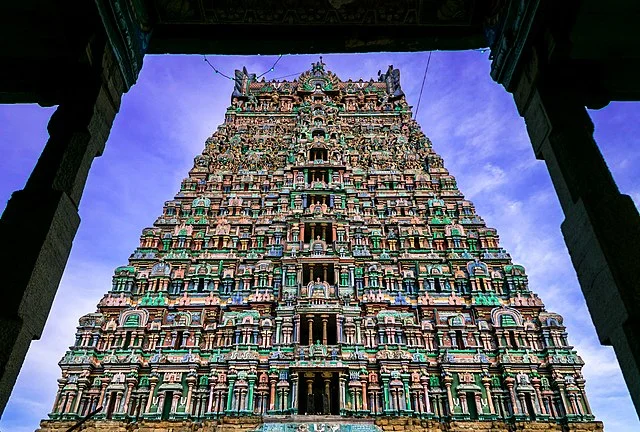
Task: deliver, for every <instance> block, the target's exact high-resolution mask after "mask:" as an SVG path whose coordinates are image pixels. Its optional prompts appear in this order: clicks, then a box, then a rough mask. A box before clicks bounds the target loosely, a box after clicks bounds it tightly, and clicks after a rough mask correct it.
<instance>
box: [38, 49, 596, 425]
mask: <svg viewBox="0 0 640 432" xmlns="http://www.w3.org/2000/svg"><path fill="white" fill-rule="evenodd" d="M235 83H236V84H235V89H234V91H233V95H232V97H231V106H230V107H229V108H228V110H227V113H226V117H225V121H224V123H223V124H222V125H221V126H220V127H219V128H218V130H217V131H216V132H215V133H214V134H213V135H212V136H211V137H210V138H209V139H208V140H207V142H206V147H205V149H204V151H203V152H202V154H200V155H198V156H197V157H196V158H195V161H194V166H193V169H192V170H191V171H190V172H189V176H188V177H187V178H186V179H184V180H183V182H182V184H181V186H180V191H179V192H178V194H177V195H176V196H175V198H174V199H173V200H171V201H167V202H166V203H165V206H164V212H163V214H162V215H160V216H159V217H158V219H157V220H156V221H155V222H154V224H153V226H152V227H150V228H145V229H144V230H143V231H142V236H141V238H140V246H139V247H138V248H137V249H136V250H135V251H134V252H133V254H132V255H131V257H130V258H129V262H128V264H127V265H125V266H122V267H118V268H117V269H116V270H115V273H114V276H113V283H112V286H111V289H110V290H109V291H108V293H107V294H106V295H105V296H104V298H103V299H102V300H101V301H100V303H99V304H98V311H97V312H95V313H90V314H88V315H85V316H83V317H82V318H81V319H80V325H79V327H78V332H77V337H76V340H75V342H74V344H73V346H72V347H71V348H70V349H69V351H68V352H67V354H66V355H65V356H64V358H63V359H62V360H61V361H60V367H61V369H62V377H61V378H60V379H59V380H58V382H59V391H58V394H57V396H56V399H55V403H54V405H53V408H52V411H51V414H50V418H51V420H49V421H44V422H43V424H42V430H43V431H48V430H51V431H54V430H62V429H63V427H68V425H69V424H71V423H70V422H71V421H74V420H78V419H80V418H82V417H84V416H86V415H87V414H89V413H92V412H94V411H96V410H97V409H98V408H99V407H102V408H101V409H100V410H99V412H98V414H96V415H95V416H94V418H95V419H97V420H96V421H97V422H99V423H100V424H101V425H103V426H101V427H107V426H105V425H109V424H113V425H117V424H120V423H122V422H125V421H126V422H138V423H140V424H142V423H145V422H147V423H149V422H154V421H155V422H157V424H158V425H165V426H166V425H171V422H172V421H176V420H179V421H180V422H182V421H184V420H187V421H191V422H193V424H196V423H206V424H210V425H214V426H215V427H218V426H219V425H221V424H223V423H224V421H225V419H226V421H228V420H229V419H230V418H237V417H240V418H246V419H247V422H246V424H247V425H253V426H251V427H255V424H254V423H255V422H258V423H260V422H264V423H265V424H273V423H278V422H280V421H292V420H297V421H304V419H305V418H307V417H309V416H319V415H321V416H324V417H323V419H324V420H323V421H329V420H331V419H334V420H336V421H338V420H337V419H340V417H338V416H341V417H354V418H356V417H357V418H361V419H362V421H363V422H365V423H366V422H367V421H371V422H372V423H373V421H375V420H376V419H381V418H388V417H398V418H413V419H415V418H418V419H423V420H430V419H432V420H434V421H442V422H451V421H479V422H482V421H497V422H510V423H514V421H529V422H534V421H536V422H548V423H549V424H550V425H551V426H550V429H549V430H561V429H553V428H554V427H557V428H560V426H559V425H558V424H560V423H563V424H573V423H577V422H590V421H591V420H593V416H592V413H591V410H590V407H589V403H588V401H587V398H586V395H585V390H584V384H585V381H584V379H583V377H582V374H581V368H582V366H583V362H582V360H581V359H580V357H579V356H578V355H577V354H576V352H575V351H574V350H573V347H572V346H571V345H570V344H569V341H568V339H567V333H566V331H565V328H564V326H563V321H562V317H561V316H559V315H558V314H555V313H552V312H548V311H546V310H545V308H544V305H543V303H542V301H541V300H540V299H539V298H538V296H537V295H536V294H534V293H533V292H532V291H531V290H530V289H529V285H528V281H527V276H526V273H525V269H524V268H523V267H522V266H520V265H517V264H514V263H513V262H512V261H511V257H510V256H509V254H508V253H507V252H506V251H505V250H504V249H502V248H501V247H500V244H499V238H498V235H497V232H496V230H495V229H492V228H489V227H487V226H486V224H485V222H484V221H483V220H482V218H481V217H480V216H478V215H477V214H476V212H475V209H474V206H473V204H472V203H471V202H469V201H468V200H466V199H465V198H464V196H463V195H462V193H461V192H460V191H459V190H458V188H457V186H456V181H455V178H454V177H453V176H451V175H450V174H449V172H448V171H447V170H446V169H445V168H444V165H443V161H442V158H440V156H438V155H437V154H436V153H435V152H434V151H433V149H432V147H431V142H430V141H429V139H428V138H427V137H426V136H425V135H424V134H423V133H422V131H421V130H420V127H419V126H418V124H417V123H416V122H415V121H414V120H412V118H411V117H412V116H411V111H410V107H409V106H408V104H407V102H406V100H405V97H404V93H403V92H402V89H401V86H400V72H399V71H398V70H397V69H394V68H393V67H392V66H390V67H389V69H388V70H387V72H385V73H380V74H379V77H378V79H377V80H373V79H372V80H369V81H363V80H359V81H351V80H348V81H341V80H340V79H339V78H338V77H337V76H336V75H335V74H334V73H332V72H330V71H327V70H326V69H325V64H324V63H323V62H322V60H320V61H319V62H318V63H314V64H313V65H312V68H311V70H309V71H306V72H304V73H303V74H302V75H301V76H300V77H299V78H298V79H297V80H295V81H293V82H287V81H271V82H267V81H264V80H263V81H257V80H256V77H255V74H250V73H248V72H247V71H246V69H245V70H243V71H236V75H235ZM249 419H252V420H249ZM256 419H258V420H256ZM327 419H329V420H327ZM251 422H254V423H251ZM378 423H380V421H378ZM88 424H91V423H88ZM181 424H182V423H181ZM236 424H237V425H242V424H243V423H242V422H241V421H240V422H236ZM363 424H364V423H363ZM434 424H438V423H437V422H434ZM514 424H515V423H514ZM594 424H595V423H594ZM65 425H66V426H65ZM216 425H218V426H216ZM165 426H158V427H159V428H162V427H165ZM347 426H348V427H347ZM351 426H352V425H346V424H340V426H339V427H340V428H342V429H343V430H346V429H349V428H351ZM361 426H362V425H361ZM91 427H93V426H91ZM95 427H96V428H98V429H99V427H98V426H95ZM128 427H134V428H135V424H134V425H133V426H131V425H129V426H128ZM166 427H169V426H166ZM247 427H249V426H247ZM362 427H364V426H362ZM372 427H375V426H372ZM132 430H135V429H132ZM270 430H273V429H270ZM349 430H351V429H349ZM429 430H431V429H429ZM434 430H440V429H434ZM451 430H455V427H454V428H453V429H451Z"/></svg>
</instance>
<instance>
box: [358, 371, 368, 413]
mask: <svg viewBox="0 0 640 432" xmlns="http://www.w3.org/2000/svg"><path fill="white" fill-rule="evenodd" d="M360 383H361V384H362V410H363V411H368V410H369V407H368V406H367V377H366V375H365V376H364V377H362V379H361V380H360Z"/></svg>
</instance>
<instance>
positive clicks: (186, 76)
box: [0, 51, 640, 432]
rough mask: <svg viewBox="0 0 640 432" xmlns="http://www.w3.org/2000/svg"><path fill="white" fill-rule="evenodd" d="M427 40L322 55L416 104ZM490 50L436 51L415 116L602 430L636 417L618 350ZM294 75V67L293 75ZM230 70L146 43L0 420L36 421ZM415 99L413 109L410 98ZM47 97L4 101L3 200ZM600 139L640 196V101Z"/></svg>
mask: <svg viewBox="0 0 640 432" xmlns="http://www.w3.org/2000/svg"><path fill="white" fill-rule="evenodd" d="M427 57H428V53H417V54H400V53H393V54H392V53H379V54H359V55H324V56H323V58H324V61H325V63H326V64H327V68H328V69H330V70H332V71H333V72H335V73H337V74H338V76H339V77H341V78H342V79H348V78H352V79H354V80H357V79H359V78H363V79H365V80H368V79H369V78H372V77H373V78H376V77H377V72H378V70H383V71H384V70H386V69H387V66H388V65H389V64H393V65H394V66H395V67H397V68H399V69H400V71H401V81H402V87H403V89H404V91H405V93H406V95H407V100H408V101H409V103H410V104H411V105H413V106H414V107H415V106H416V105H417V103H418V94H419V92H420V84H421V82H422V77H423V74H424V68H425V64H426V61H427ZM276 58H277V57H276V56H253V57H240V56H236V57H219V56H210V57H209V59H210V61H211V62H212V63H213V64H214V65H215V66H216V67H217V68H218V69H220V70H221V71H223V72H224V73H226V74H228V75H233V70H234V69H236V68H241V67H242V66H247V69H249V71H252V72H258V73H262V72H264V71H266V70H268V68H269V67H270V66H271V65H272V64H273V62H274V61H275V60H276ZM317 59H318V56H285V57H283V58H282V60H281V61H280V62H279V63H278V65H277V67H276V68H275V70H274V71H273V72H271V73H269V74H267V75H266V77H267V78H278V77H282V76H285V75H289V74H293V73H298V72H302V71H304V70H306V69H308V68H309V67H310V63H311V62H312V61H317ZM489 68H490V62H489V60H488V53H481V52H478V51H471V52H434V53H433V55H432V58H431V63H430V66H429V72H428V75H427V79H426V83H425V87H424V92H423V95H422V101H421V103H420V111H419V113H418V115H417V120H418V122H419V123H420V125H421V126H422V128H423V130H424V132H425V133H426V135H427V136H429V137H430V138H431V140H432V142H433V146H434V149H435V150H436V151H437V152H438V153H439V154H440V155H442V157H443V158H444V161H445V166H446V167H447V168H448V169H449V171H450V172H451V173H452V174H453V175H454V176H455V177H456V178H457V180H458V186H459V188H460V189H461V191H462V192H463V193H464V194H465V195H466V196H467V198H469V199H470V200H472V201H473V202H474V203H475V205H476V208H477V211H478V213H479V214H480V215H481V216H482V217H483V218H484V219H485V220H486V222H487V224H488V225H489V226H492V227H495V228H497V229H498V233H499V234H500V240H501V244H502V246H503V247H505V248H506V249H507V250H508V251H509V252H510V253H511V255H512V256H513V259H514V261H515V262H517V263H519V264H522V265H524V266H525V267H526V269H527V272H528V274H529V279H530V287H531V289H532V290H533V291H535V292H537V293H538V294H540V296H541V298H542V299H543V301H544V302H545V304H546V306H547V309H548V310H551V311H555V312H558V313H560V314H562V315H563V316H564V317H565V324H566V326H567V328H568V331H569V341H570V342H571V343H573V344H574V345H575V347H576V349H577V350H578V353H579V354H580V355H581V356H582V358H583V359H584V361H585V362H586V366H585V368H584V375H585V377H586V379H587V392H588V396H589V400H590V402H591V406H592V408H593V411H594V413H595V415H596V417H597V418H598V419H599V420H602V421H604V422H605V427H606V429H607V430H608V431H616V432H617V431H637V430H639V427H640V424H639V423H638V417H637V416H636V413H635V411H634V409H633V405H632V403H631V399H630V397H629V394H628V391H627V388H626V386H625V384H624V381H623V379H622V375H621V373H620V370H619V367H618V364H617V361H616V358H615V355H614V353H613V350H612V349H611V348H608V347H602V346H600V344H599V343H598V340H597V338H596V334H595V330H594V327H593V324H592V322H591V318H590V317H589V315H588V312H587V309H586V305H585V302H584V300H583V298H582V295H581V293H580V287H579V285H578V282H577V279H576V276H575V272H574V270H573V267H572V265H571V261H570V259H569V256H568V253H567V251H566V248H565V246H564V242H563V239H562V235H561V232H560V224H561V222H562V220H563V215H562V211H561V209H560V206H559V204H558V201H557V198H556V196H555V192H554V190H553V187H552V184H551V180H550V178H549V175H548V173H547V171H546V168H545V165H544V163H543V162H541V161H537V160H536V159H535V157H534V155H533V151H532V149H531V145H530V143H529V140H528V137H527V134H526V130H525V125H524V121H523V120H522V119H521V118H520V117H519V116H518V114H517V111H516V109H515V106H514V103H513V99H512V98H511V96H510V95H509V94H507V93H506V92H505V91H504V90H503V88H502V87H500V86H499V85H497V84H496V83H494V82H493V81H492V80H491V79H490V77H489ZM288 79H289V80H291V79H293V77H290V78H288ZM232 88H233V82H232V81H229V80H227V79H225V78H223V77H221V76H219V75H215V74H214V73H213V71H212V70H211V68H210V67H209V66H207V65H206V63H204V62H203V59H202V57H201V56H155V57H150V56H148V57H147V58H145V63H144V68H143V69H142V72H141V74H140V78H139V80H138V84H136V85H135V86H134V87H133V88H132V89H131V90H130V91H129V92H128V93H127V94H126V95H125V96H124V98H123V102H122V108H121V110H120V114H119V115H118V117H117V118H116V121H115V124H114V127H113V130H112V132H111V136H110V138H109V141H108V142H107V145H106V150H105V152H104V155H103V156H102V157H100V158H97V159H96V160H95V161H94V163H93V167H92V169H91V172H90V174H89V180H88V182H87V186H86V189H85V193H84V196H83V198H82V202H81V204H80V216H81V217H82V223H81V225H80V230H79V231H78V234H77V237H76V239H75V242H74V246H73V250H72V252H71V257H70V259H69V262H68V264H67V269H66V271H65V273H64V276H63V279H62V283H61V285H60V289H59V290H58V295H57V297H56V299H55V302H54V305H53V308H52V311H51V315H50V317H49V320H48V322H47V325H46V328H45V331H44V335H43V337H42V339H41V340H39V341H35V342H33V343H32V344H31V349H30V351H29V354H28V356H27V359H26V361H25V363H24V366H23V368H22V371H21V373H20V376H19V378H18V382H17V384H16V386H15V388H14V391H13V394H12V397H11V399H10V401H9V404H8V406H7V408H6V410H5V413H4V416H3V418H2V419H1V420H0V430H1V431H12V432H26V431H29V432H31V431H33V430H34V429H36V428H37V426H38V422H39V421H40V419H42V418H45V417H46V415H47V413H48V412H49V411H50V409H51V405H52V403H53V399H54V396H55V392H56V389H57V383H56V379H57V378H58V377H59V369H58V366H57V362H58V360H59V359H60V358H61V357H62V355H63V354H64V352H65V350H66V349H67V348H68V346H69V345H70V344H71V343H72V342H73V336H74V333H75V328H76V325H77V321H78V318H79V317H80V316H82V315H84V314H85V313H88V312H93V311H94V310H95V307H96V304H97V302H98V300H99V299H100V298H101V297H102V295H103V294H104V293H105V292H106V291H107V290H108V289H109V287H110V283H111V275H112V273H113V269H114V268H115V267H117V266H119V265H122V264H125V263H126V262H127V258H128V257H129V255H130V253H131V252H132V251H133V249H134V248H135V247H136V246H137V244H138V238H139V235H140V233H141V231H142V229H143V228H144V227H147V226H150V225H151V224H152V223H153V221H154V220H155V219H156V217H157V216H158V215H159V214H160V212H161V209H162V205H163V203H164V201H166V200H169V199H171V198H173V196H174V194H175V193H176V192H177V190H178V187H179V184H180V181H181V180H182V179H183V178H184V177H185V176H186V175H187V172H188V170H189V169H190V168H191V166H192V163H193V158H194V157H195V156H196V155H197V154H199V153H200V152H201V151H202V149H203V148H204V141H205V139H206V138H207V137H209V136H210V135H211V134H212V133H213V131H214V130H215V129H216V127H217V125H218V124H220V123H221V122H222V121H223V117H224V112H225V108H226V107H227V105H228V104H229V97H230V94H231V91H232ZM414 109H415V108H414ZM52 112H53V108H41V107H38V106H33V105H14V106H6V105H5V106H0V151H1V152H2V155H3V157H2V158H0V202H3V203H4V202H6V201H7V200H8V198H9V196H10V195H11V192H12V191H14V190H17V189H20V188H22V187H23V185H24V183H25V181H26V179H27V177H28V175H29V173H30V171H31V169H32V168H33V166H34V164H35V162H36V160H37V158H38V156H39V154H40V152H41V151H42V147H43V146H44V143H45V142H46V138H47V133H46V124H47V121H48V119H49V117H50V115H51V113H52ZM591 115H592V118H593V121H594V123H595V126H596V140H597V141H598V143H599V145H600V148H601V150H602V152H603V154H604V156H605V158H606V160H607V163H608V164H609V167H610V168H611V170H612V172H613V174H614V177H615V179H616V181H617V182H618V185H619V186H620V189H621V190H622V191H623V192H624V193H627V194H629V195H631V196H632V198H633V199H634V201H635V202H636V205H638V203H639V202H640V170H638V169H637V166H638V164H639V163H640V124H639V123H638V121H637V119H638V118H640V104H637V103H635V104H631V103H613V104H611V105H609V106H607V107H606V108H604V109H602V110H600V111H592V112H591Z"/></svg>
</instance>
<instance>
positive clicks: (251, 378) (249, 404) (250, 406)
mask: <svg viewBox="0 0 640 432" xmlns="http://www.w3.org/2000/svg"><path fill="white" fill-rule="evenodd" d="M255 385H256V377H255V376H249V390H248V393H247V412H249V413H253V390H254V387H255Z"/></svg>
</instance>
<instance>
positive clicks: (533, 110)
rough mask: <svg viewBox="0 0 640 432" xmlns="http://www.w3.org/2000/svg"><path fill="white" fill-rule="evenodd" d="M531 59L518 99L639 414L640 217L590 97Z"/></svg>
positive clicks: (603, 335) (591, 302) (602, 333)
mask: <svg viewBox="0 0 640 432" xmlns="http://www.w3.org/2000/svg"><path fill="white" fill-rule="evenodd" d="M531 51H532V52H531V53H529V55H528V56H526V57H525V58H526V59H527V60H528V61H527V62H526V64H524V65H523V69H524V72H523V73H521V74H520V76H519V77H518V78H517V80H516V84H515V86H514V88H513V89H512V90H511V89H510V91H513V93H514V99H515V101H516V105H517V107H518V111H519V112H520V115H522V116H523V117H524V119H525V121H526V123H527V130H528V132H529V136H530V137H531V142H532V145H533V149H534V152H535V154H536V157H537V158H538V159H542V160H544V161H545V163H546V165H547V168H548V170H549V174H550V176H551V179H552V181H553V185H554V187H555V189H556V193H557V194H558V198H559V201H560V205H561V206H562V209H563V212H564V214H565V220H564V222H563V223H562V233H563V235H564V238H565V242H566V244H567V248H568V250H569V254H570V255H571V259H572V261H573V265H574V267H575V269H576V273H577V275H578V280H579V281H580V286H581V287H582V292H583V293H584V296H585V299H586V301H587V306H588V307H589V311H590V313H591V317H592V319H593V322H594V324H595V327H596V330H597V332H598V336H599V338H600V342H601V343H602V344H604V345H613V348H614V350H615V352H616V356H617V357H618V359H619V361H620V366H621V369H622V372H623V375H624V377H625V381H626V383H627V386H628V387H629V393H630V394H631V397H632V399H633V401H634V404H635V406H636V410H638V409H640V317H638V314H637V313H635V312H636V311H637V310H638V309H639V308H640V273H639V272H638V271H637V263H638V262H640V249H638V247H637V245H638V244H640V216H639V215H638V210H637V208H636V207H635V205H634V203H633V201H632V200H631V198H630V197H629V196H627V195H623V194H621V193H620V192H619V190H618V187H617V185H616V184H615V182H614V180H613V177H612V176H611V173H610V172H609V169H608V167H607V165H606V163H605V161H604V159H603V157H602V154H601V153H600V150H599V149H598V146H597V144H596V142H595V140H594V139H593V130H594V128H593V123H592V122H591V119H590V118H589V115H588V113H587V111H586V109H585V106H584V105H585V103H584V99H583V96H582V95H581V94H580V93H579V92H578V91H575V90H573V89H572V85H571V84H572V83H571V82H568V80H567V79H566V78H560V77H559V75H560V74H559V73H556V75H558V76H553V75H552V74H553V72H546V74H547V75H546V76H543V74H542V72H541V70H542V69H541V66H540V65H539V64H538V62H541V61H544V60H543V59H542V58H540V57H539V54H538V53H534V52H533V50H531ZM523 63H525V62H524V61H523ZM622 233H623V234H622Z"/></svg>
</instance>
